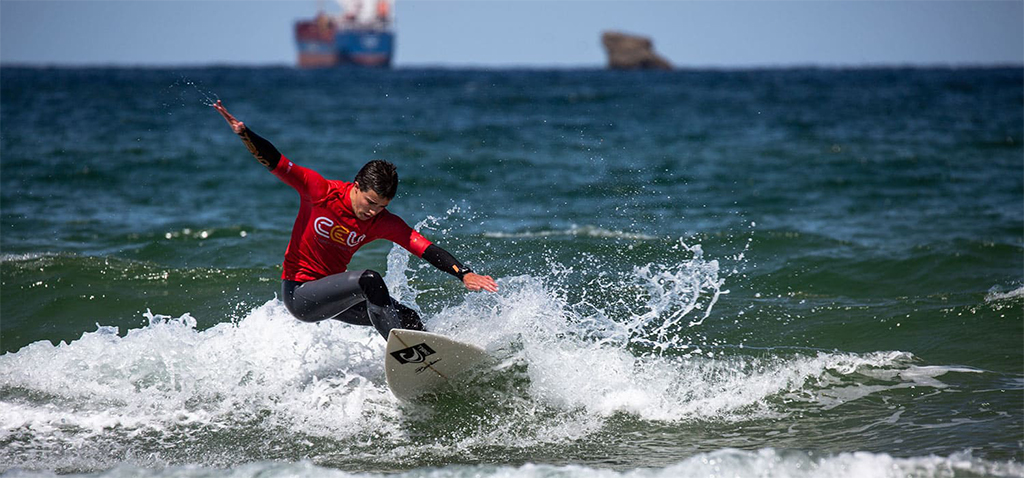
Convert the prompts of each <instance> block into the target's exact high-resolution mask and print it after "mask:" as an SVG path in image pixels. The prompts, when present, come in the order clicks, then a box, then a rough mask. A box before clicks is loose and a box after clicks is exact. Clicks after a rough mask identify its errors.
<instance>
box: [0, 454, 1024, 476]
mask: <svg viewBox="0 0 1024 478" xmlns="http://www.w3.org/2000/svg"><path fill="white" fill-rule="evenodd" d="M1022 475H1024V465H1021V464H1020V463H1015V462H997V461H990V460H984V459H980V458H975V457H973V456H972V455H971V454H970V453H967V452H964V453H958V454H954V455H951V456H946V457H942V456H920V457H909V458H902V457H893V456H891V455H888V454H885V453H867V452H854V453H840V454H823V455H817V454H812V453H808V452H784V451H778V450H775V449H771V448H765V449H761V450H754V451H742V450H734V449H722V450H717V451H713V452H709V453H701V454H698V455H694V456H692V457H689V458H687V459H685V460H682V461H680V462H678V463H675V464H673V465H669V466H666V467H657V468H633V469H628V470H610V469H605V468H594V467H589V466H582V465H544V464H533V463H530V464H525V465H521V466H515V467H513V466H494V465H475V466H466V465H455V466H446V467H442V468H433V467H432V468H419V469H413V470H409V471H405V472H401V473H387V474H378V473H353V472H346V471H341V470H336V469H331V468H324V467H321V466H317V465H314V464H312V463H310V462H308V461H300V462H294V463H283V462H256V463H248V464H245V465H240V466H237V467H233V468H227V469H224V468H208V467H200V466H187V467H169V468H163V469H160V470H153V469H144V468H138V467H135V466H130V465H120V466H117V467H115V468H112V469H110V470H107V471H104V472H100V473H95V474H88V475H62V476H78V477H83V476H89V477H94V478H122V477H124V478H127V477H132V478H135V477H149V476H153V477H156V476H159V477H164V478H207V477H209V478H213V477H218V478H220V477H224V478H232V477H239V478H241V477H251V476H260V477H264V478H278V477H281V478H283V477H289V478H305V477H310V478H313V477H316V478H319V477H327V478H376V477H385V476H387V477H394V478H470V477H472V478H512V477H515V478H675V477H680V476H686V477H762V478H805V477H806V478H812V477H813V478H863V477H872V478H890V477H891V478H931V477H956V476H987V477H1019V476H1022ZM4 476H8V477H10V478H41V477H53V476H57V475H56V474H53V473H49V472H28V471H11V472H8V473H6V474H5V475H4Z"/></svg>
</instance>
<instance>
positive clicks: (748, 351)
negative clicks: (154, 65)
mask: <svg viewBox="0 0 1024 478" xmlns="http://www.w3.org/2000/svg"><path fill="white" fill-rule="evenodd" d="M217 99H220V100H223V101H224V103H225V104H226V105H227V106H228V107H229V108H230V110H231V111H232V112H233V113H235V114H236V115H237V116H238V117H239V118H240V119H241V120H243V121H245V122H246V124H248V125H249V126H250V127H251V128H252V129H253V130H255V131H257V132H259V133H260V134H261V135H263V136H264V137H266V138H268V139H269V140H271V141H272V142H273V143H274V144H275V145H276V146H277V147H278V148H279V149H280V150H281V151H282V152H283V153H284V154H285V155H286V156H288V157H289V158H291V159H293V160H294V161H296V162H298V163H299V164H303V165H305V166H308V167H312V168H314V169H316V170H318V171H320V172H321V173H323V174H324V175H325V176H327V177H331V178H339V179H350V178H351V177H352V176H353V175H354V173H355V172H356V170H357V169H358V168H359V167H360V166H361V165H362V164H363V163H364V162H365V161H367V160H369V159H373V158H385V159H389V160H391V161H393V162H395V163H396V164H398V166H399V173H400V175H401V186H400V188H399V194H398V196H397V197H396V199H395V200H394V201H393V202H392V204H391V206H390V209H391V210H392V211H393V212H395V213H397V214H399V215H401V216H402V217H404V218H405V219H406V220H407V221H408V222H409V223H410V224H415V225H416V227H417V228H418V229H420V230H421V231H422V232H423V233H424V234H425V235H427V236H428V237H429V238H431V239H432V240H434V241H435V242H437V243H439V244H441V245H442V246H444V247H445V248H447V249H448V250H450V251H452V252H453V253H454V254H455V255H456V256H457V257H459V258H460V259H461V260H462V261H463V262H465V263H467V264H468V265H470V266H472V267H473V268H474V269H476V270H477V271H479V272H482V273H486V274H490V275H492V276H494V277H495V278H496V279H498V282H499V286H500V288H501V289H500V291H499V292H498V293H496V294H488V293H467V292H466V291H465V290H464V289H463V288H462V287H461V285H460V284H459V283H458V282H456V281H455V280H453V279H452V278H451V277H450V276H447V275H446V274H443V273H441V272H439V271H436V270H434V269H433V268H432V267H430V266H429V265H427V264H426V263H425V262H423V261H421V260H419V259H417V258H415V257H410V256H409V255H408V254H407V253H405V252H404V251H403V250H401V249H395V248H393V247H392V246H391V245H390V244H388V243H381V242H377V243H373V244H370V245H368V246H366V247H364V248H363V249H362V250H361V251H360V252H359V253H358V254H357V255H356V257H355V259H354V261H353V263H352V264H351V267H352V268H372V269H376V270H379V271H381V272H383V273H385V278H386V280H387V282H388V284H389V286H390V288H391V289H392V293H393V295H395V296H396V297H398V298H400V300H402V301H403V302H405V303H407V304H409V305H410V306H413V307H415V308H417V309H418V310H420V311H421V312H422V314H423V316H424V318H425V322H426V325H427V327H428V328H429V329H431V330H434V331H436V332H440V333H443V334H447V335H451V336H453V337H456V338H458V339H461V340H464V341H468V342H472V343H475V344H478V345H480V346H482V347H484V348H486V349H487V350H488V351H489V352H490V353H491V355H493V356H494V361H493V362H492V363H490V364H489V365H488V366H487V367H485V368H484V369H482V370H480V371H478V372H477V373H474V374H472V375H470V376H466V377H464V378H463V379H462V380H460V381H458V382H457V383H455V384H453V385H452V387H450V388H448V389H445V390H443V391H440V392H438V393H437V394H434V395H432V396H429V397H426V399H425V400H424V401H422V402H420V403H403V402H400V401H398V400H396V399H395V398H394V397H393V396H392V395H391V394H390V393H389V392H388V390H387V387H386V384H385V380H384V371H383V367H382V357H383V348H384V343H383V340H381V339H380V338H379V337H378V336H376V333H375V332H373V331H371V330H370V329H368V328H359V327H354V326H350V325H346V324H342V323H338V322H330V321H329V322H324V323H318V324H305V323H301V322H299V321H297V320H295V319H293V318H291V317H290V316H289V315H288V313H287V311H286V310H285V308H284V306H283V305H282V303H281V302H280V301H279V299H278V290H279V287H280V282H279V277H280V273H281V268H280V262H281V258H282V255H283V252H284V248H285V246H286V244H287V242H288V238H289V235H290V228H291V225H292V222H293V219H294V215H295V212H296V209H297V205H298V198H297V197H296V195H295V193H294V192H293V191H292V190H291V189H290V188H289V187H288V186H286V185H284V184H283V183H280V182H278V181H277V180H276V179H275V178H274V177H273V176H272V175H270V174H268V173H267V172H266V170H265V169H264V168H263V167H262V166H260V165H259V164H258V163H257V162H256V161H255V160H254V159H253V158H252V157H251V156H250V155H249V154H248V152H247V151H246V149H245V147H244V146H243V145H242V144H241V142H240V141H239V140H238V139H237V137H235V136H234V135H233V134H232V133H231V132H230V130H229V129H228V127H227V126H226V124H225V123H224V121H223V120H222V119H221V118H220V117H219V116H218V115H217V114H216V113H215V112H214V111H213V109H212V108H210V107H209V104H210V103H211V102H212V101H215V100H217ZM1022 112H1024V71H1022V70H1021V69H1020V68H1005V69H999V68H992V69H865V70H858V69H838V70H833V69H794V70H771V69H768V70H750V71H685V70H684V71H676V72H635V73H629V72H605V71H532V70H508V71H476V70H429V69H424V70H401V69H399V70H395V71H375V72H365V71H352V70H337V71H297V70H292V69H274V68H254V69H231V68H198V69H142V70H137V69H21V68H3V69H0V161H2V163H0V249H2V250H0V275H2V287H0V474H2V475H3V476H11V477H37V476H51V475H55V474H71V475H76V476H101V477H120V476H159V477H207V476H210V477H212V476H237V477H243V476H245V477H248V476H268V477H285V476H289V477H290V476H339V477H350V476H356V477H374V476H383V475H388V476H399V477H410V478H412V477H507V476H517V477H519V476H525V477H676V476H708V477H710V476H716V477H718V476H762V477H812V476H813V477H863V476H877V477H885V476H893V477H896V476H899V477H903V476H913V477H949V476H955V477H978V476H1024V147H1022V146H1024V113H1022Z"/></svg>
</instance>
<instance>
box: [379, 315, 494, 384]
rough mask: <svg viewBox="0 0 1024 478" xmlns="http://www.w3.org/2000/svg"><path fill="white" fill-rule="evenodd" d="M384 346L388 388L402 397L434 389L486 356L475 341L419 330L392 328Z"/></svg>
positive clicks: (385, 373)
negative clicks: (465, 341) (473, 342)
mask: <svg viewBox="0 0 1024 478" xmlns="http://www.w3.org/2000/svg"><path fill="white" fill-rule="evenodd" d="M385 350H386V352H385V354H384V375H385V377H386V378H387V381H388V388H390V389H391V393H393V394H395V396H396V397H398V398H400V399H403V400H411V399H414V398H416V397H418V396H420V395H422V394H424V393H426V392H429V391H432V390H436V389H437V388H438V387H440V386H442V385H444V384H445V383H447V382H448V380H450V379H452V378H454V377H455V376H456V375H458V374H460V373H462V372H465V371H466V370H469V369H472V368H473V367H474V366H476V365H478V364H479V363H480V362H482V361H484V360H485V359H486V358H487V352H485V351H484V349H482V348H480V347H477V346H476V345H473V344H467V343H464V342H459V341H457V340H454V339H451V338H449V337H445V336H444V335H438V334H434V333H430V332H423V331H419V330H405V329H391V332H389V333H388V345H387V348H386V349H385Z"/></svg>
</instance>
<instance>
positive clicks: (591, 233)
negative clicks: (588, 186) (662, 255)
mask: <svg viewBox="0 0 1024 478" xmlns="http://www.w3.org/2000/svg"><path fill="white" fill-rule="evenodd" d="M483 235H484V237H489V238H496V239H519V238H538V237H563V236H572V237H594V238H610V239H629V240H637V241H653V240H657V239H663V238H661V237H657V236H651V235H649V234H642V233H637V232H628V231H616V230H610V229H605V228H601V227H597V226H577V225H572V226H571V227H569V228H568V229H545V230H540V231H527V232H485V233H484V234H483Z"/></svg>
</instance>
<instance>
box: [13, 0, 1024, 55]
mask: <svg viewBox="0 0 1024 478" xmlns="http://www.w3.org/2000/svg"><path fill="white" fill-rule="evenodd" d="M328 3H332V2H328ZM317 5H318V2H317V1H315V0H289V1H281V0H277V1H275V0H248V1H244V0H219V1H211V0H120V1H113V0H104V1H95V0H0V62H3V63H4V64H34V65H144V66H157V65H170V66H183V65H208V64H230V65H292V64H294V63H295V57H296V53H295V44H294V40H293V38H292V24H293V23H294V22H295V20H297V19H301V18H306V17H311V16H312V15H313V14H314V13H315V12H316V9H317ZM395 11H396V15H397V32H398V37H397V42H398V44H397V50H396V56H395V64H396V66H399V67H401V66H410V67H411V66H434V65H437V66H449V67H459V66H473V67H518V66H524V67H568V68H573V67H601V66H603V65H604V63H605V55H604V51H603V50H602V47H601V44H600V34H601V32H602V31H603V30H620V31H626V32H631V33H637V34H642V35H645V36H648V37H651V38H652V39H653V40H654V44H655V48H656V50H657V51H658V52H659V53H660V54H661V55H662V56H664V57H666V58H667V59H668V60H669V61H670V62H671V63H672V64H674V65H675V66H679V67H726V68H730V67H749V66H804V65H822V66H860V65H991V64H1013V65H1022V64H1024V0H1004V1H985V0H974V1H929V0H916V1H879V0H876V1H865V0H860V1H838V0H828V1H825V0H820V1H773V0H750V1H626V0H603V1H589V0H562V1H551V0H533V1H524V0H505V1H499V0H477V1H468V0H458V1H456V0H397V2H396V5H395Z"/></svg>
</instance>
